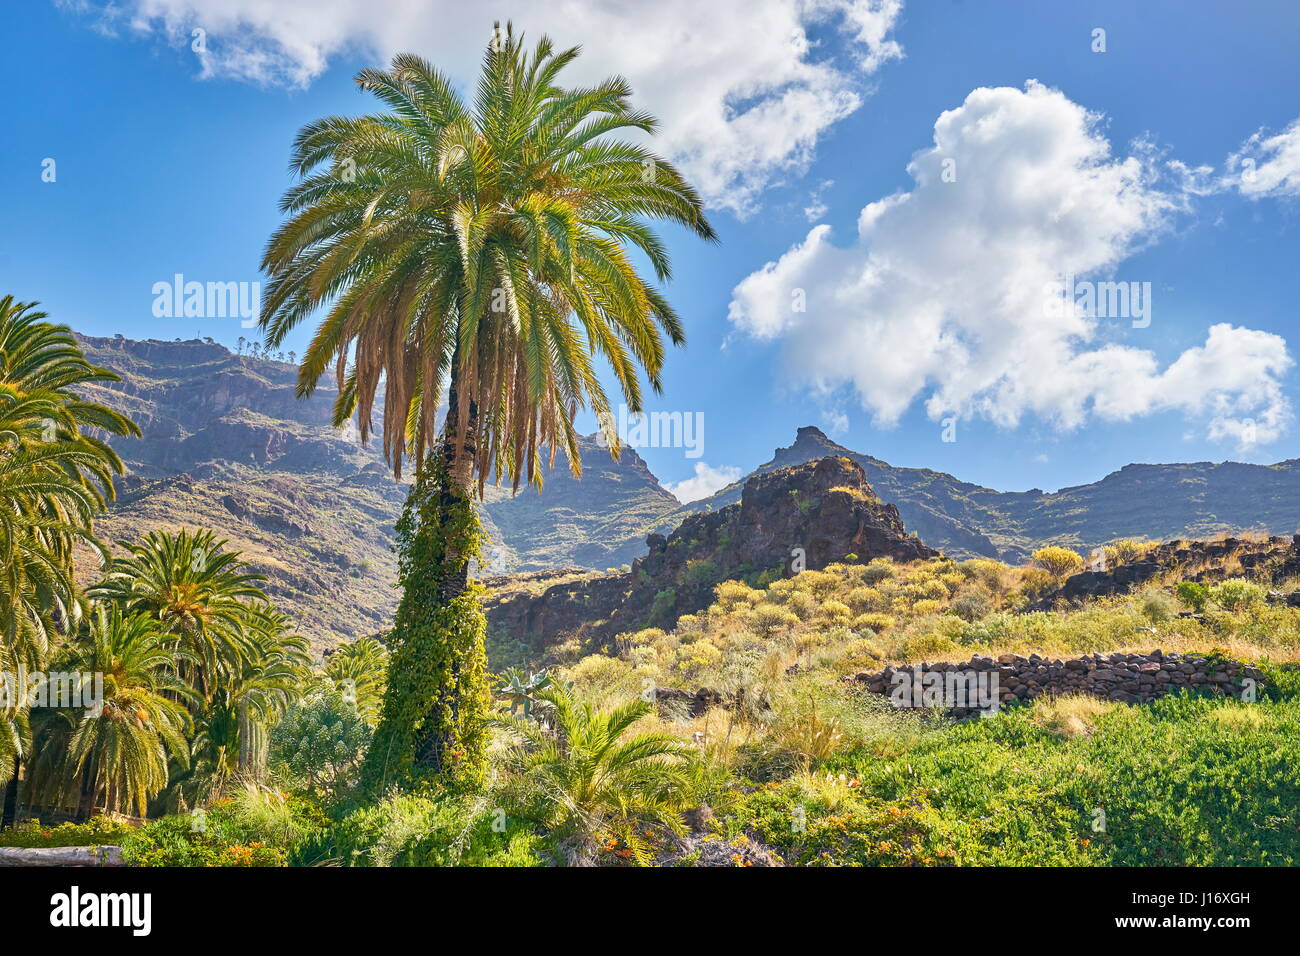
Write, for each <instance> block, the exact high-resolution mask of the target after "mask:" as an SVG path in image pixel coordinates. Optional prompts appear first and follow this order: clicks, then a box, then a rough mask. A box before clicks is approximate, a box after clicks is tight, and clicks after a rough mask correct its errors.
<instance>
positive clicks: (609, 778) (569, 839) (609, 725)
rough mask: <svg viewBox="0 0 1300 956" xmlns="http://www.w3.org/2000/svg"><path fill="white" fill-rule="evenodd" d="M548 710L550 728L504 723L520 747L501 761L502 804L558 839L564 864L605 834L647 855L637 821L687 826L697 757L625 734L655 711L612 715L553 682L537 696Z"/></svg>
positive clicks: (581, 859)
mask: <svg viewBox="0 0 1300 956" xmlns="http://www.w3.org/2000/svg"><path fill="white" fill-rule="evenodd" d="M537 697H538V698H539V699H540V700H543V701H545V702H546V703H547V704H548V705H550V707H551V708H552V711H551V720H552V725H553V728H554V729H553V730H548V729H546V728H545V727H543V726H541V725H539V724H538V723H536V722H535V721H532V720H529V719H527V718H519V717H513V716H512V717H507V718H504V719H503V724H504V725H505V726H507V727H509V728H510V729H511V730H513V731H514V732H515V734H517V736H518V738H519V741H520V742H519V743H518V744H517V745H516V746H515V747H514V749H513V750H512V751H511V752H510V754H509V755H508V757H507V760H506V766H507V767H508V769H509V772H510V776H509V778H508V779H507V782H506V784H505V787H504V793H505V795H506V798H507V800H508V801H509V802H510V803H511V804H512V805H513V806H514V808H515V809H516V811H517V812H518V813H520V815H522V816H523V817H525V819H531V820H534V821H536V822H538V823H540V824H542V825H543V826H544V827H546V828H547V829H548V830H549V831H550V832H552V833H553V834H555V835H556V836H557V837H558V838H559V839H560V841H561V843H562V845H563V846H564V847H565V849H566V852H567V854H568V858H569V862H570V863H572V864H576V865H588V864H590V863H592V862H593V861H594V860H595V855H596V848H597V845H598V841H599V839H600V838H601V837H602V836H609V835H618V836H621V837H622V838H623V839H624V840H625V841H626V842H627V843H628V845H629V848H630V849H632V850H633V852H634V853H637V854H638V855H639V852H640V851H643V850H644V845H643V841H641V839H640V838H639V837H638V835H637V830H638V827H637V826H635V824H637V823H641V824H642V825H643V826H644V824H645V823H646V822H651V823H656V824H659V825H660V826H663V827H666V828H667V829H669V830H671V831H673V832H674V833H680V832H682V831H683V829H684V827H683V824H682V819H681V813H682V811H684V810H686V809H689V806H690V803H691V797H692V796H693V794H694V792H695V782H696V780H697V777H696V776H695V774H694V773H693V770H694V763H695V758H696V751H695V750H694V749H693V748H692V747H691V746H690V745H689V744H687V743H686V742H685V741H682V740H679V739H678V738H676V737H673V736H671V735H669V734H662V733H642V734H634V735H631V736H628V731H629V729H630V728H631V727H632V725H633V724H635V723H636V722H637V721H638V720H640V719H641V718H642V717H645V716H646V715H647V714H649V713H650V711H651V710H652V706H651V705H650V704H649V703H647V702H645V701H643V700H637V701H634V702H632V703H630V704H624V705H623V706H621V707H617V708H615V709H613V710H609V711H599V710H596V709H595V708H594V707H593V706H592V705H591V704H589V703H581V702H579V701H577V700H576V699H575V698H574V696H573V693H572V691H571V690H570V689H569V688H567V687H565V686H564V685H562V684H555V685H553V686H551V687H549V688H547V689H546V690H543V691H540V692H539V693H538V694H537Z"/></svg>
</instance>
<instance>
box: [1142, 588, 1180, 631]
mask: <svg viewBox="0 0 1300 956" xmlns="http://www.w3.org/2000/svg"><path fill="white" fill-rule="evenodd" d="M1176 608H1177V606H1176V604H1175V602H1174V598H1173V595H1171V594H1169V592H1167V591H1148V592H1146V594H1144V595H1142V615H1143V616H1144V617H1145V618H1146V619H1147V620H1148V621H1151V622H1152V623H1153V624H1159V623H1161V622H1163V621H1167V620H1169V619H1170V618H1171V617H1173V616H1174V614H1175V613H1176Z"/></svg>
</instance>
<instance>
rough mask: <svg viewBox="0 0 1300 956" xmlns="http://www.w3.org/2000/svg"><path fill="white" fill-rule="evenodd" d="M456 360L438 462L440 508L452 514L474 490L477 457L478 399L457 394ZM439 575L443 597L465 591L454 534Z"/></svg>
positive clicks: (465, 570)
mask: <svg viewBox="0 0 1300 956" xmlns="http://www.w3.org/2000/svg"><path fill="white" fill-rule="evenodd" d="M458 364H459V363H457V362H455V360H453V365H452V372H451V383H450V385H449V387H448V391H447V419H446V424H445V425H444V426H443V438H442V449H441V454H442V462H443V465H444V467H445V468H446V473H447V484H446V486H445V487H444V488H443V490H442V498H443V501H442V512H443V514H444V515H449V514H454V513H455V512H456V511H457V510H458V509H457V508H456V507H455V506H456V505H457V504H459V503H460V502H463V501H465V500H466V499H468V498H470V496H471V495H472V494H473V490H474V461H475V459H476V458H477V457H478V444H477V442H478V403H477V402H475V401H474V399H473V398H470V397H468V396H462V395H461V382H460V370H459V368H458V367H457V365H458ZM462 401H467V402H468V403H469V414H468V415H467V416H466V424H465V431H464V434H461V435H458V434H457V431H458V428H457V426H458V425H459V424H460V405H461V402H462ZM442 571H443V577H442V582H441V585H440V587H439V592H440V594H441V596H442V599H443V600H444V601H451V600H453V599H455V598H458V597H460V596H461V595H462V594H464V593H465V588H466V587H467V586H468V585H469V562H468V561H467V560H464V559H463V555H462V546H461V543H460V542H459V541H457V540H455V539H454V538H453V539H451V540H449V541H448V542H447V547H446V552H445V553H444V555H443V565H442Z"/></svg>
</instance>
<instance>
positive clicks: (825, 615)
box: [819, 601, 853, 622]
mask: <svg viewBox="0 0 1300 956" xmlns="http://www.w3.org/2000/svg"><path fill="white" fill-rule="evenodd" d="M819 616H820V617H821V619H822V620H824V621H831V622H835V621H844V622H847V621H848V620H849V619H850V618H851V617H853V612H852V611H850V610H849V606H848V605H847V604H845V603H844V602H843V601H825V602H823V603H822V606H821V614H820V615H819Z"/></svg>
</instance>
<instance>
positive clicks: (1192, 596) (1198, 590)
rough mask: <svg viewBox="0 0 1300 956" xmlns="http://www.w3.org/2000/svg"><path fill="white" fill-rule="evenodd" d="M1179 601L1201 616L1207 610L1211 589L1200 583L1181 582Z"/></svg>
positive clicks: (1179, 585) (1179, 584)
mask: <svg viewBox="0 0 1300 956" xmlns="http://www.w3.org/2000/svg"><path fill="white" fill-rule="evenodd" d="M1178 599H1179V600H1180V601H1182V602H1183V603H1184V604H1186V605H1187V606H1188V607H1189V608H1191V609H1192V610H1193V611H1195V612H1196V613H1197V614H1199V613H1201V612H1202V611H1204V610H1205V602H1206V601H1208V600H1209V599H1210V589H1209V588H1208V587H1206V586H1205V585H1204V584H1201V583H1200V582H1199V581H1180V582H1179V583H1178Z"/></svg>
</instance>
